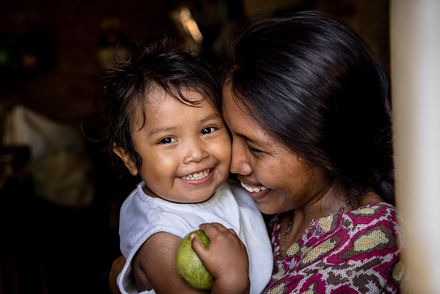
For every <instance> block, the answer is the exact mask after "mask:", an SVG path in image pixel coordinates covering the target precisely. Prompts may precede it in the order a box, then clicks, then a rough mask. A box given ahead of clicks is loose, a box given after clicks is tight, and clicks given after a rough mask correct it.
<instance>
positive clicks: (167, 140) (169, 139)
mask: <svg viewBox="0 0 440 294" xmlns="http://www.w3.org/2000/svg"><path fill="white" fill-rule="evenodd" d="M173 142H176V138H173V137H165V138H163V139H161V140H160V141H159V144H170V143H173Z"/></svg>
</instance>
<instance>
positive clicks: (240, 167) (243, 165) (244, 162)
mask: <svg viewBox="0 0 440 294" xmlns="http://www.w3.org/2000/svg"><path fill="white" fill-rule="evenodd" d="M229 170H230V172H231V173H233V174H238V175H242V176H247V175H250V174H251V173H252V167H251V165H250V163H249V160H248V154H247V152H246V149H245V147H244V146H243V145H242V144H240V143H239V142H237V141H235V142H234V141H233V142H232V158H231V165H230V168H229Z"/></svg>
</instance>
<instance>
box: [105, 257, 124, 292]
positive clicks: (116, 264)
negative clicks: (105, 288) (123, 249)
mask: <svg viewBox="0 0 440 294" xmlns="http://www.w3.org/2000/svg"><path fill="white" fill-rule="evenodd" d="M124 264H125V258H124V256H122V255H121V256H119V257H118V258H117V259H115V260H114V261H113V262H112V268H111V269H110V274H109V277H108V282H109V287H110V291H112V293H113V294H121V292H120V291H119V288H118V284H117V279H118V275H119V273H120V272H121V271H122V268H123V267H124Z"/></svg>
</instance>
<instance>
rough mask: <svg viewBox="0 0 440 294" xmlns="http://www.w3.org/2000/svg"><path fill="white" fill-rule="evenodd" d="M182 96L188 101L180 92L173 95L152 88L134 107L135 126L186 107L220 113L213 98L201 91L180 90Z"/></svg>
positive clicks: (140, 97) (160, 88) (158, 88)
mask: <svg viewBox="0 0 440 294" xmlns="http://www.w3.org/2000/svg"><path fill="white" fill-rule="evenodd" d="M180 95H181V96H183V98H184V99H186V101H184V100H183V99H182V98H181V97H179V92H178V91H177V90H173V92H172V93H170V92H169V91H166V90H165V89H163V88H162V87H160V86H155V87H151V88H150V89H149V90H148V91H146V92H145V94H144V95H140V96H139V97H138V99H137V103H136V104H134V105H133V107H132V119H133V120H134V122H135V124H137V123H139V122H142V124H145V123H148V117H149V116H152V115H153V116H156V115H160V114H161V113H167V110H168V108H173V109H176V107H177V108H182V110H183V109H184V108H186V107H192V108H200V107H202V106H203V107H204V108H206V107H208V108H211V109H212V110H213V111H215V112H219V110H218V108H217V107H216V105H215V103H214V101H213V98H212V97H208V96H207V95H206V94H204V93H203V92H201V91H198V90H196V89H190V88H182V89H180ZM136 122H137V123H136Z"/></svg>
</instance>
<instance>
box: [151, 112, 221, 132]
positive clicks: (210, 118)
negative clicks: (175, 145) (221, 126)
mask: <svg viewBox="0 0 440 294" xmlns="http://www.w3.org/2000/svg"><path fill="white" fill-rule="evenodd" d="M219 117H221V116H220V114H218V113H212V114H210V115H208V116H207V117H205V118H203V119H201V120H200V123H205V122H207V121H210V120H212V119H217V118H219ZM176 129H177V127H165V128H155V129H152V130H151V131H150V132H149V133H148V135H149V136H153V135H156V134H158V133H166V132H170V131H174V130H176Z"/></svg>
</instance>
